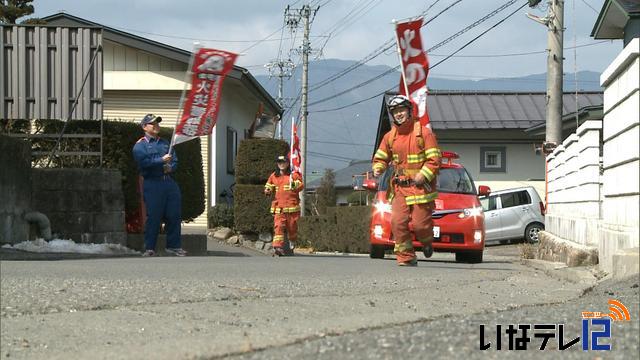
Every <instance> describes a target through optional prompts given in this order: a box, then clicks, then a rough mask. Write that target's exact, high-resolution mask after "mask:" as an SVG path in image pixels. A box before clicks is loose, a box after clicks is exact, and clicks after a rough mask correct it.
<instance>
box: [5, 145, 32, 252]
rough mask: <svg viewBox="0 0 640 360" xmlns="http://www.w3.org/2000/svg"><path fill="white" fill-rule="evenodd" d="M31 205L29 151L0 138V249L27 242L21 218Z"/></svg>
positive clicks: (28, 146)
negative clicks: (0, 247) (4, 245)
mask: <svg viewBox="0 0 640 360" xmlns="http://www.w3.org/2000/svg"><path fill="white" fill-rule="evenodd" d="M30 204H31V147H30V145H29V143H27V142H25V141H23V140H20V139H13V138H10V137H7V136H2V135H0V245H2V244H15V243H18V242H21V241H25V240H28V239H29V224H28V223H27V222H26V221H25V220H24V218H23V216H24V214H25V213H26V212H27V211H29V210H30V209H29V208H30Z"/></svg>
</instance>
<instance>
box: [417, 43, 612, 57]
mask: <svg viewBox="0 0 640 360" xmlns="http://www.w3.org/2000/svg"><path fill="white" fill-rule="evenodd" d="M606 42H609V41H608V40H602V41H597V42H595V43H591V44H582V45H577V46H575V47H574V46H570V47H565V48H564V49H565V50H569V49H577V48H582V47H587V46H594V45H600V44H603V43H606ZM546 53H547V50H540V51H530V52H522V53H509V54H484V55H482V54H473V55H455V56H453V57H456V58H496V57H509V56H526V55H535V54H546ZM429 56H434V57H445V56H448V55H443V54H429Z"/></svg>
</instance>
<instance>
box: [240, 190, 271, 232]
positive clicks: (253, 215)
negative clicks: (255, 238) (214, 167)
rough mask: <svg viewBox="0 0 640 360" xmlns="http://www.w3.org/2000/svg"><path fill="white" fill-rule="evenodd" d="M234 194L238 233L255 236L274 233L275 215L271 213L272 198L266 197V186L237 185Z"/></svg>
mask: <svg viewBox="0 0 640 360" xmlns="http://www.w3.org/2000/svg"><path fill="white" fill-rule="evenodd" d="M233 194H234V198H233V216H234V224H235V230H236V231H238V232H241V233H254V234H259V233H264V232H272V230H273V215H271V213H270V212H269V209H270V208H271V198H269V197H267V196H264V185H243V184H237V185H236V187H235V190H234V193H233Z"/></svg>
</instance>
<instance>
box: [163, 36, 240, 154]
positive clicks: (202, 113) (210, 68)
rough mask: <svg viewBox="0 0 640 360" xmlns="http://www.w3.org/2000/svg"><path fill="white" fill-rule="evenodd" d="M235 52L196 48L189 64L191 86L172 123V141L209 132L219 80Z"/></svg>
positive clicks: (216, 105) (214, 116) (217, 101)
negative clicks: (178, 114)
mask: <svg viewBox="0 0 640 360" xmlns="http://www.w3.org/2000/svg"><path fill="white" fill-rule="evenodd" d="M237 56H238V55H237V54H233V53H230V52H227V51H222V50H216V49H205V48H200V49H198V51H197V52H196V54H195V55H194V59H193V65H192V66H191V74H192V75H191V90H190V91H189V95H187V98H186V99H185V102H184V106H183V111H182V116H181V117H180V120H179V121H178V124H177V125H176V129H175V136H174V141H173V143H174V144H179V143H181V142H185V141H188V140H191V139H193V138H195V137H198V136H203V135H209V134H211V131H213V127H214V126H215V125H216V120H217V119H218V111H219V109H220V98H221V97H222V82H223V81H224V78H225V76H226V74H227V73H229V71H231V70H232V69H233V63H234V62H235V61H236V57H237Z"/></svg>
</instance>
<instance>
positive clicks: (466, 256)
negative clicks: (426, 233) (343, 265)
mask: <svg viewBox="0 0 640 360" xmlns="http://www.w3.org/2000/svg"><path fill="white" fill-rule="evenodd" d="M458 158H459V156H458V154H456V153H453V152H447V151H445V152H443V153H442V166H441V167H440V174H439V175H438V180H437V191H438V198H437V199H436V200H435V211H434V212H433V219H434V227H433V235H434V240H433V251H436V252H452V253H455V254H456V261H459V262H469V263H480V262H482V253H483V251H484V238H485V228H484V214H483V212H482V205H480V201H479V200H478V196H486V195H488V194H489V193H490V192H491V190H490V189H489V187H488V186H480V188H479V189H478V192H476V187H475V184H474V183H473V180H472V179H471V176H470V175H469V173H468V172H467V170H466V169H465V168H464V167H463V166H462V165H460V164H458V163H455V162H453V160H454V159H458ZM392 173H393V168H392V167H389V168H388V169H387V170H386V171H385V172H384V173H383V174H382V175H381V176H380V178H379V181H378V182H376V180H375V179H368V180H365V181H364V184H363V185H364V187H365V188H367V189H369V190H373V191H376V196H375V200H374V203H373V210H372V211H373V213H372V216H371V226H370V230H371V231H370V236H369V238H370V241H371V252H370V256H371V258H374V259H382V258H384V254H385V251H386V250H393V246H394V242H393V234H392V233H391V203H390V202H389V201H387V189H388V187H389V183H390V180H391V179H390V178H391V175H392ZM411 227H412V225H411V223H409V228H411ZM413 247H414V248H415V249H416V250H422V244H421V243H419V242H418V241H416V239H415V238H414V239H413Z"/></svg>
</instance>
